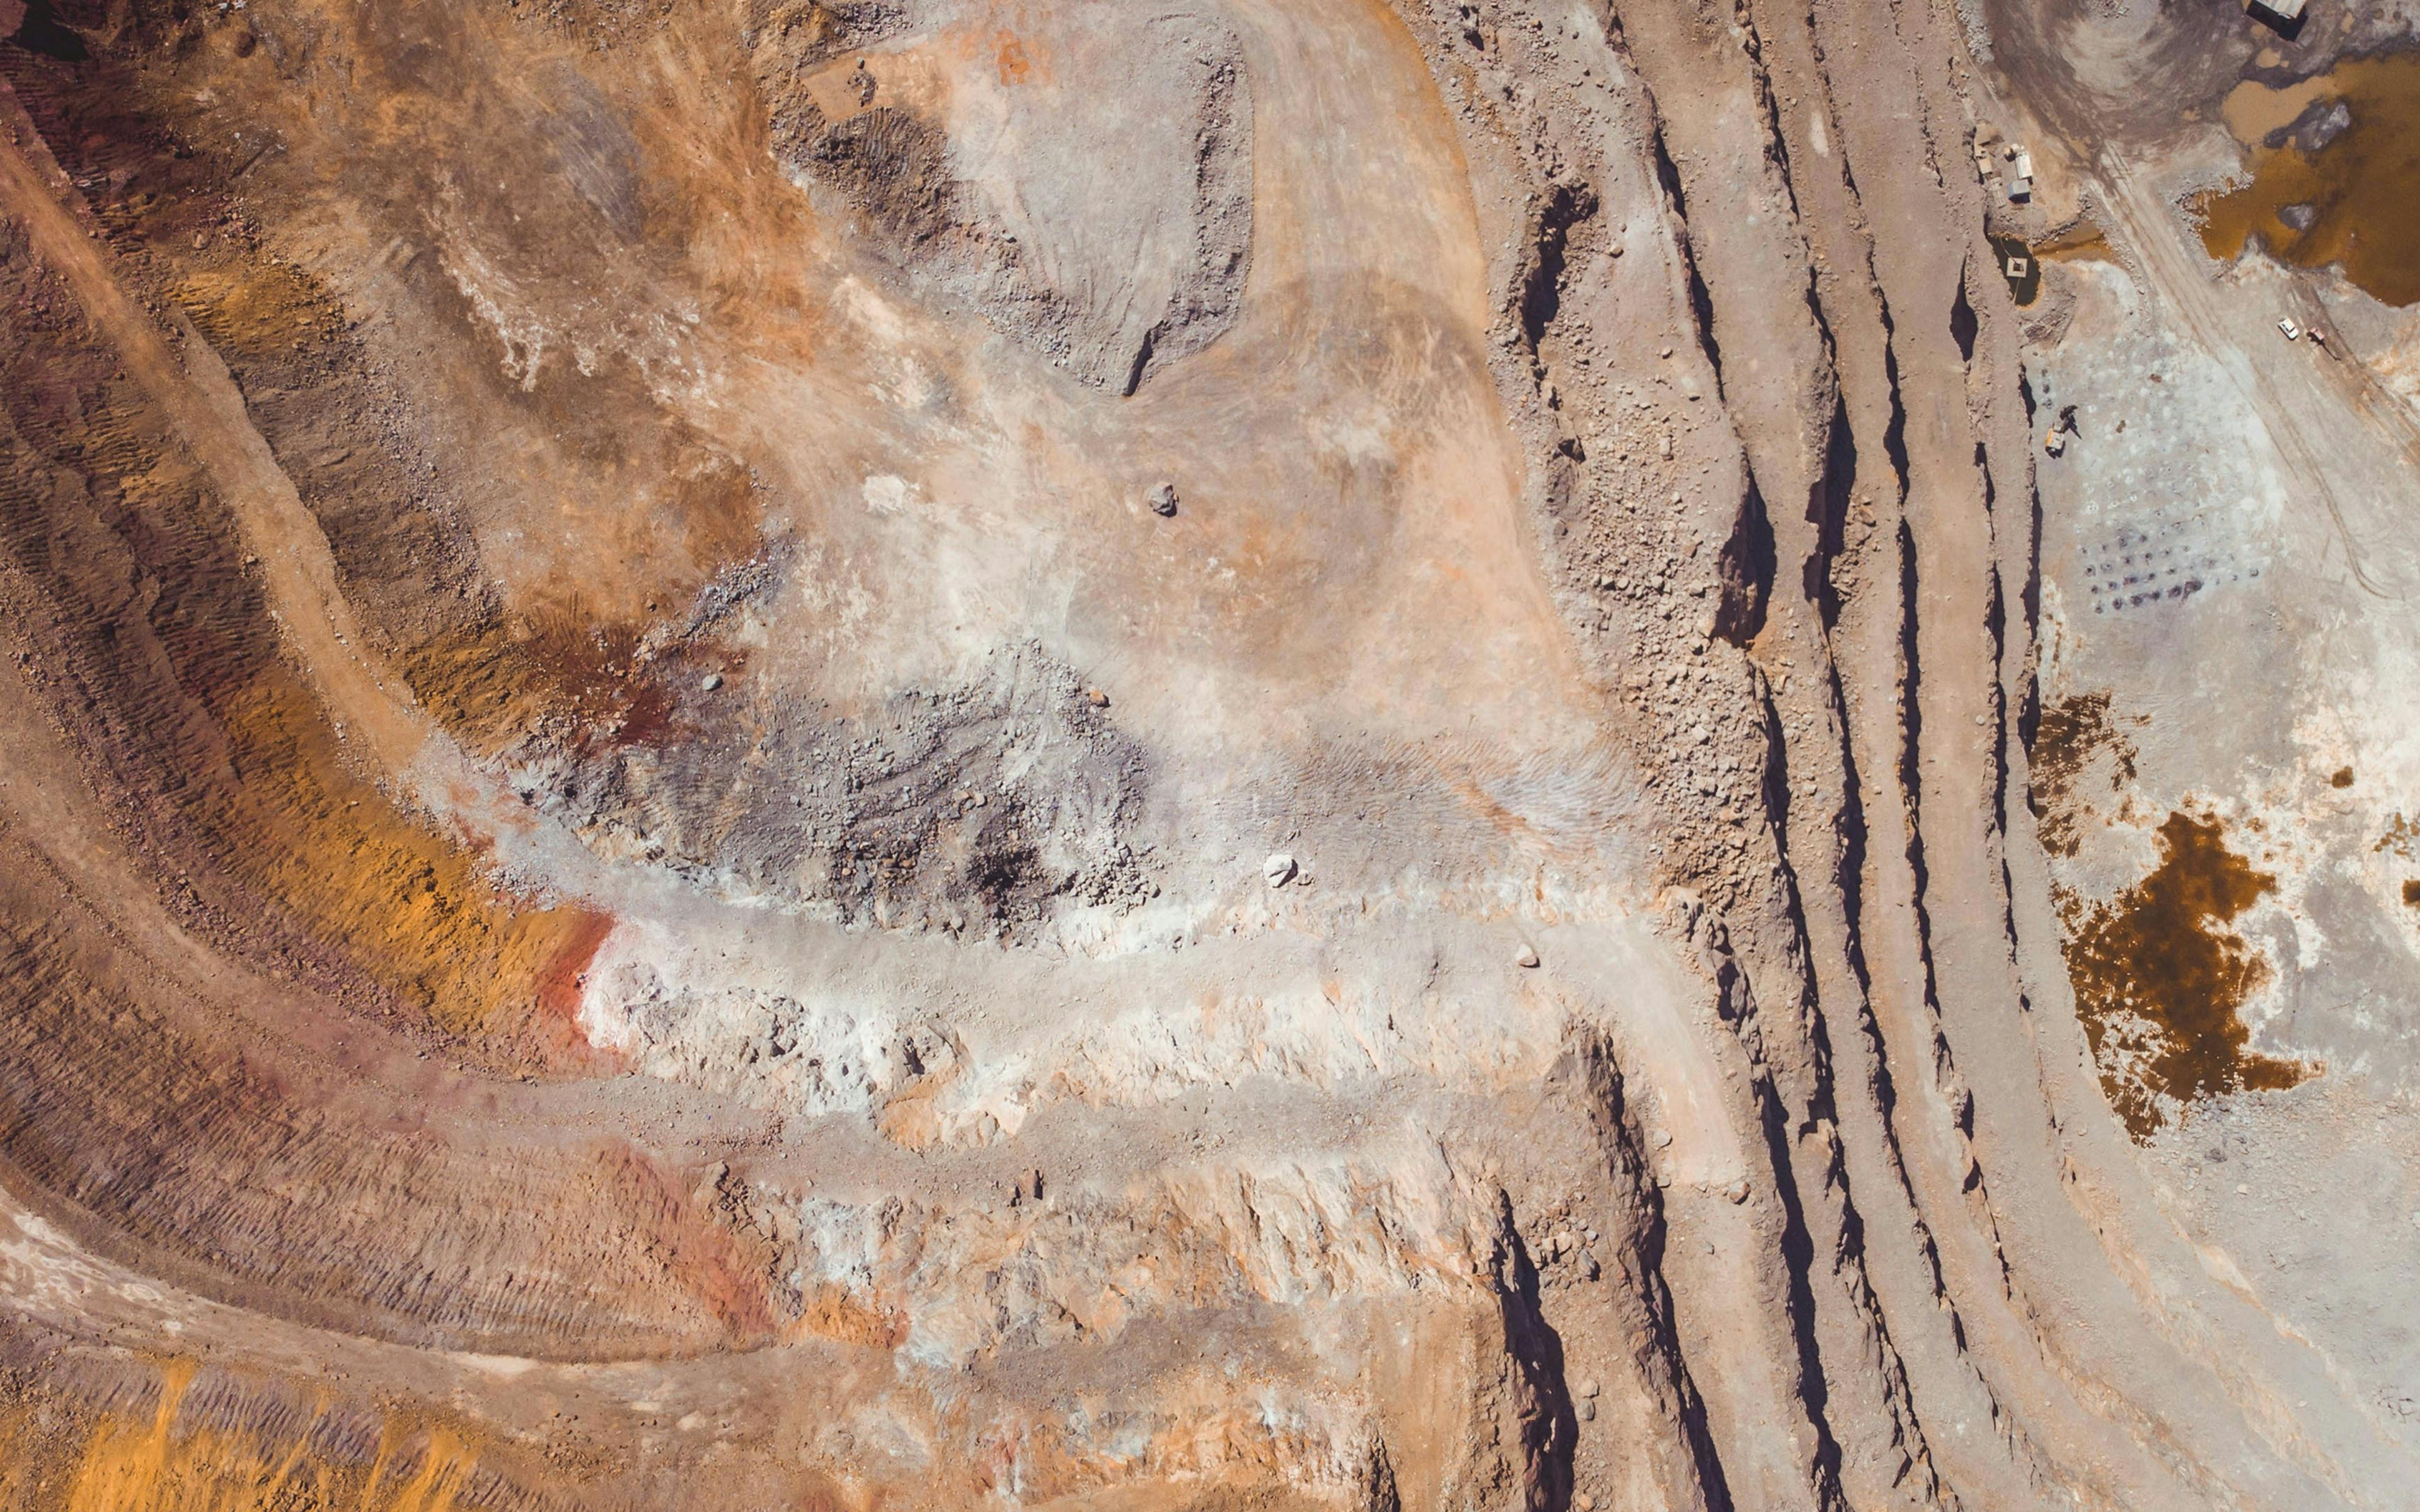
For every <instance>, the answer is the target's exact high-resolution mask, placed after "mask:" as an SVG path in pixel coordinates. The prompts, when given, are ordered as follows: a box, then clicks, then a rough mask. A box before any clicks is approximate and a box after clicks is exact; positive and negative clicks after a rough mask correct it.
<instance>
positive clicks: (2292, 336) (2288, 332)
mask: <svg viewBox="0 0 2420 1512" xmlns="http://www.w3.org/2000/svg"><path fill="white" fill-rule="evenodd" d="M2277 329H2278V330H2279V331H2280V332H2284V333H2285V337H2286V339H2287V340H2288V341H2300V340H2302V339H2303V328H2302V327H2300V326H2298V325H2296V324H2294V322H2292V321H2291V320H2280V321H2278V322H2277Z"/></svg>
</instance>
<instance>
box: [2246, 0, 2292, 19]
mask: <svg viewBox="0 0 2420 1512" xmlns="http://www.w3.org/2000/svg"><path fill="white" fill-rule="evenodd" d="M2303 5H2304V0H2244V7H2243V8H2244V9H2246V10H2252V11H2257V12H2259V13H2260V14H2261V15H2264V16H2268V17H2270V18H2272V19H2273V20H2276V21H2294V20H2298V19H2299V18H2300V17H2301V16H2302V14H2303Z"/></svg>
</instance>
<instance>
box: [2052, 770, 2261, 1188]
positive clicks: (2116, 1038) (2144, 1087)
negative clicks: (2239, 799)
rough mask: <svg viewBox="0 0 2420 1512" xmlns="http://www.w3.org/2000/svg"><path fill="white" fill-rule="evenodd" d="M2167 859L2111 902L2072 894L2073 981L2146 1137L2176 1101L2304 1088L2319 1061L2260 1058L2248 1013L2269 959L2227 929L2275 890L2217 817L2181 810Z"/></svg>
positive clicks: (2124, 1101)
mask: <svg viewBox="0 0 2420 1512" xmlns="http://www.w3.org/2000/svg"><path fill="white" fill-rule="evenodd" d="M2159 841H2160V864H2159V865H2158V866H2157V867H2155V868H2153V869H2152V871H2151V872H2150V874H2149V876H2146V877H2145V878H2143V880H2142V881H2140V882H2138V883H2136V884H2134V886H2133V887H2129V888H2127V889H2126V890H2125V891H2123V892H2121V893H2119V894H2118V896H2117V897H2115V898H2113V899H2111V900H2110V901H2109V902H2107V903H2102V904H2098V905H2094V906H2089V907H2087V906H2086V905H2085V904H2084V903H2082V902H2081V901H2080V900H2077V899H2075V898H2074V897H2072V896H2068V897H2065V898H2063V899H2062V900H2061V913H2062V915H2063V917H2064V919H2065V922H2066V924H2067V929H2068V938H2067V969H2068V978H2069V980H2071V982H2072V983H2073V985H2074V988H2075V1003H2076V1011H2077V1012H2078V1013H2079V1014H2081V1015H2082V1017H2083V1019H2084V1027H2085V1033H2086V1036H2087V1037H2088V1038H2089V1039H2090V1041H2091V1042H2092V1051H2093V1057H2094V1058H2095V1060H2096V1061H2098V1062H2099V1064H2100V1067H2101V1085H2102V1090H2103V1091H2105V1092H2106V1093H2107V1094H2108V1097H2109V1105H2110V1106H2111V1107H2112V1108H2113V1109H2114V1110H2116V1112H2117V1114H2118V1117H2119V1118H2120V1119H2123V1120H2124V1121H2125V1124H2126V1128H2127V1131H2128V1132H2129V1133H2131V1134H2133V1135H2134V1137H2135V1138H2136V1139H2138V1140H2139V1139H2147V1138H2149V1136H2150V1134H2152V1133H2153V1132H2154V1131H2156V1130H2157V1129H2159V1127H2160V1126H2161V1125H2162V1124H2163V1123H2164V1122H2166V1121H2167V1119H2168V1116H2169V1109H2170V1107H2171V1105H2172V1104H2174V1103H2193V1102H2195V1101H2196V1100H2198V1099H2201V1098H2207V1097H2212V1096H2216V1095H2218V1094H2220V1093H2223V1092H2233V1091H2242V1090H2253V1091H2275V1090H2279V1089H2282V1088H2288V1087H2292V1086H2294V1085H2295V1084H2296V1083H2298V1082H2300V1081H2302V1080H2303V1079H2304V1076H2305V1075H2306V1074H2308V1068H2306V1067H2304V1066H2302V1065H2300V1064H2297V1063H2295V1062H2293V1061H2289V1060H2278V1059H2275V1058H2273V1057H2268V1056H2262V1055H2257V1054H2254V1053H2252V1052H2251V1051H2250V1050H2249V1049H2248V1048H2247V1043H2248V1041H2249V1040H2250V1038H2251V1030H2250V1029H2249V1028H2248V1027H2247V1026H2245V1025H2244V1023H2243V1021H2242V1018H2241V1017H2240V1016H2238V1013H2237V1010H2239V1009H2240V1008H2242V1006H2243V1004H2244V1002H2245V1001H2246V1000H2247V999H2248V998H2250V997H2251V995H2252V994H2253V993H2254V992H2255V991H2256V990H2257V989H2258V988H2259V987H2260V986H2261V984H2262V983H2264V982H2265V981H2267V980H2268V979H2269V964H2268V963H2267V962H2266V961H2264V960H2262V959H2261V957H2260V956H2259V955H2258V954H2257V952H2256V951H2255V950H2254V949H2252V947H2251V946H2250V945H2249V944H2248V943H2246V942H2245V941H2244V940H2243V939H2242V937H2241V936H2239V935H2237V934H2235V933H2231V932H2230V931H2228V930H2227V929H2226V927H2225V926H2226V924H2227V923H2229V922H2230V921H2232V920H2233V919H2234V918H2236V917H2237V916H2238V915H2240V914H2242V912H2243V911H2244V910H2245V909H2247V908H2249V907H2251V906H2252V904H2253V903H2256V902H2257V901H2258V900H2259V899H2260V898H2261V897H2262V896H2264V895H2265V894H2267V893H2269V892H2270V891H2271V890H2272V889H2273V887H2275V879H2274V878H2273V877H2271V876H2269V875H2268V874H2267V873H2265V872H2257V871H2255V870H2254V869H2253V866H2252V863H2251V862H2250V861H2248V860H2246V859H2244V858H2243V857H2242V856H2238V855H2236V854H2235V853H2234V852H2233V851H2231V850H2229V849H2227V847H2226V839H2225V836H2224V834H2223V832H2222V830H2221V828H2220V825H2219V824H2218V822H2217V821H2215V820H2211V819H2200V818H2195V816H2193V815H2190V814H2185V813H2171V814H2170V815H2168V818H2167V821H2166V822H2165V823H2164V824H2163V825H2161V826H2160V829H2159Z"/></svg>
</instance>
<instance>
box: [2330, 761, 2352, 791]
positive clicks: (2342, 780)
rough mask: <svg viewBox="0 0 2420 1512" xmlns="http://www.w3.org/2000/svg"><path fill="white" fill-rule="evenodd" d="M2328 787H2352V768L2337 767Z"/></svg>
mask: <svg viewBox="0 0 2420 1512" xmlns="http://www.w3.org/2000/svg"><path fill="white" fill-rule="evenodd" d="M2328 786H2330V787H2334V788H2349V787H2350V786H2352V768H2351V767H2350V766H2339V767H2337V768H2336V771H2335V776H2334V777H2331V778H2329V779H2328Z"/></svg>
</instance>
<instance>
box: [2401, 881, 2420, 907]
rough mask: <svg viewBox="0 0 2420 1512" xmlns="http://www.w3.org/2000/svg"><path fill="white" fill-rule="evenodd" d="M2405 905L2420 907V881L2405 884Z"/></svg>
mask: <svg viewBox="0 0 2420 1512" xmlns="http://www.w3.org/2000/svg"><path fill="white" fill-rule="evenodd" d="M2403 906H2404V907H2406V908H2420V881H2413V882H2406V883H2405V884H2403Z"/></svg>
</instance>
